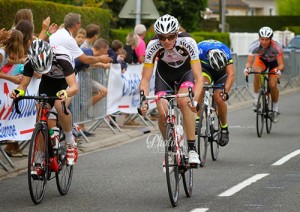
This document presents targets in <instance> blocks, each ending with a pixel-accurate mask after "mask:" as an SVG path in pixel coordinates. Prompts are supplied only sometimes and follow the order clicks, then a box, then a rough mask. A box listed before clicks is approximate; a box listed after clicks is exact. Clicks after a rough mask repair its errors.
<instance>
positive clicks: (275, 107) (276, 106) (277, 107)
mask: <svg viewBox="0 0 300 212" xmlns="http://www.w3.org/2000/svg"><path fill="white" fill-rule="evenodd" d="M273 111H276V112H278V111H279V106H278V102H273Z"/></svg>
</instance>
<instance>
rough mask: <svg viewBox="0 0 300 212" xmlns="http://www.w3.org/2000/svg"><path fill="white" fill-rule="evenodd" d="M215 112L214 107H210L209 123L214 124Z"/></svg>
mask: <svg viewBox="0 0 300 212" xmlns="http://www.w3.org/2000/svg"><path fill="white" fill-rule="evenodd" d="M215 113H216V109H215V108H213V107H212V108H211V125H213V126H214V124H215Z"/></svg>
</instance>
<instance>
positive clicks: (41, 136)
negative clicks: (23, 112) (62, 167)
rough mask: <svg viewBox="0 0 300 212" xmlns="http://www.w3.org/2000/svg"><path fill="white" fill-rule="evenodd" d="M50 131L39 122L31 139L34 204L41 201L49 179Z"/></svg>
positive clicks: (30, 160) (30, 157)
mask: <svg viewBox="0 0 300 212" xmlns="http://www.w3.org/2000/svg"><path fill="white" fill-rule="evenodd" d="M48 174H49V173H48V132H47V127H46V126H44V125H43V124H37V125H36V127H35V129H34V131H33V134H32V137H31V141H30V146H29V154H28V185H29V191H30V196H31V199H32V201H33V202H34V204H39V203H41V201H42V199H43V197H44V195H45V190H46V185H47V180H48Z"/></svg>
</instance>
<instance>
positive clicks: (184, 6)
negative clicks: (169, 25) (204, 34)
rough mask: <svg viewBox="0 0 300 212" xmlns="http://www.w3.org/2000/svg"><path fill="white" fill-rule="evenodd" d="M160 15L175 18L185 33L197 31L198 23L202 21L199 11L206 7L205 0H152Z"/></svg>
mask: <svg viewBox="0 0 300 212" xmlns="http://www.w3.org/2000/svg"><path fill="white" fill-rule="evenodd" d="M153 2H154V4H155V5H156V8H157V10H158V11H159V13H160V14H161V15H164V14H170V15H173V16H175V17H176V18H177V19H178V21H179V23H180V25H181V26H182V27H183V28H185V29H186V30H187V31H189V32H191V31H195V30H199V23H200V22H201V21H202V20H203V18H202V17H201V11H203V10H204V9H205V7H206V6H207V0H193V1H186V0H171V1H162V0H153Z"/></svg>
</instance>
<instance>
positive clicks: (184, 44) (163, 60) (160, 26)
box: [140, 14, 203, 164]
mask: <svg viewBox="0 0 300 212" xmlns="http://www.w3.org/2000/svg"><path fill="white" fill-rule="evenodd" d="M154 31H155V33H156V36H155V37H154V38H153V39H152V40H151V41H150V42H149V44H148V46H147V49H146V55H145V63H144V67H143V72H142V79H141V83H140V89H142V90H144V91H145V95H148V94H149V82H150V80H151V76H152V73H153V69H154V63H155V61H157V68H156V70H155V93H156V95H163V94H165V93H166V91H167V90H174V86H175V83H178V93H187V92H188V87H189V86H192V87H193V89H194V92H195V97H194V100H198V99H199V96H200V93H201V92H202V89H203V88H202V85H203V77H202V74H201V64H200V61H199V54H198V48H197V43H196V42H195V40H194V39H193V38H191V37H190V36H189V35H188V34H187V33H184V32H182V33H179V32H178V31H179V23H178V20H177V19H176V18H174V17H173V16H170V15H168V14H167V15H164V16H161V17H159V18H158V19H157V20H156V22H155V24H154ZM194 103H195V104H194V106H192V104H191V103H190V102H189V98H188V97H186V98H179V99H178V105H179V108H180V110H181V111H182V114H183V119H184V126H185V131H186V135H187V140H188V148H189V163H191V164H200V161H199V156H198V154H197V152H196V151H195V147H194V143H195V130H194V129H195V113H196V106H197V104H198V103H197V101H195V102H194ZM157 109H158V113H159V119H158V124H159V129H160V131H161V134H162V135H163V137H164V136H165V130H166V129H165V126H164V123H165V113H164V112H165V111H167V102H166V100H159V101H158V102H157ZM147 110H148V107H147V106H146V107H144V108H141V111H142V114H143V115H145V114H146V112H147ZM192 111H193V112H194V113H193V112H192Z"/></svg>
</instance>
